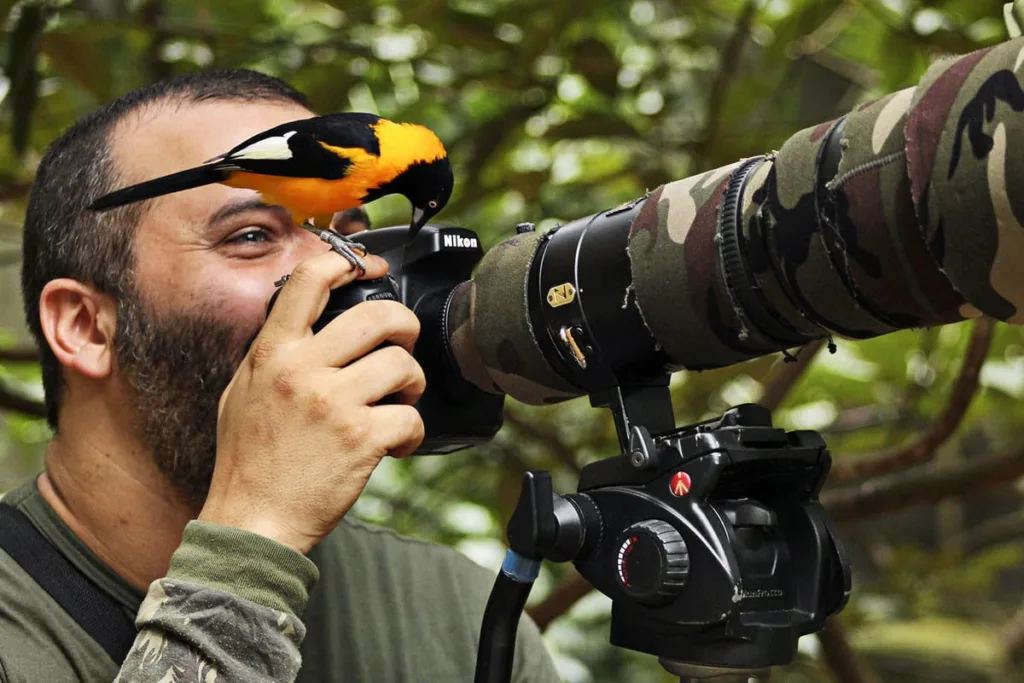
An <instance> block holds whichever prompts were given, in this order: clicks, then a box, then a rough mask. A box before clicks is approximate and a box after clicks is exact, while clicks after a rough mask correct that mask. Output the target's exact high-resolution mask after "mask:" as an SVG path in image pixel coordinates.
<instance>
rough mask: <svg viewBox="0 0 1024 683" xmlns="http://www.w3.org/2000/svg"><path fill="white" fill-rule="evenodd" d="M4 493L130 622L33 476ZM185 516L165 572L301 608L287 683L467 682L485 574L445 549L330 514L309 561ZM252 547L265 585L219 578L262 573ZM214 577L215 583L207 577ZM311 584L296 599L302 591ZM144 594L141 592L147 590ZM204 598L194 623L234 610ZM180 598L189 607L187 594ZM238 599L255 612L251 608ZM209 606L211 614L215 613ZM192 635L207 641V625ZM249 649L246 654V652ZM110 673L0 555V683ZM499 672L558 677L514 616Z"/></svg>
mask: <svg viewBox="0 0 1024 683" xmlns="http://www.w3.org/2000/svg"><path fill="white" fill-rule="evenodd" d="M4 501H5V502H6V503H8V504H12V505H14V506H15V507H17V508H19V509H20V510H21V511H22V512H23V513H24V514H25V515H26V516H28V518H29V519H30V520H31V521H32V523H33V524H34V525H35V526H36V528H37V529H39V531H40V532H41V533H42V534H43V535H44V536H45V537H46V538H47V540H49V541H50V543H52V544H53V545H54V546H55V547H56V548H57V549H58V550H59V551H60V552H61V553H62V554H63V555H64V556H65V557H67V558H68V560H69V561H70V562H71V563H72V564H74V565H75V566H76V567H77V568H78V569H79V570H81V571H82V572H83V573H84V574H85V575H86V576H87V577H88V578H90V579H91V580H92V581H93V582H94V583H96V584H97V585H98V586H99V587H100V588H101V589H102V590H103V591H104V592H106V593H108V594H109V595H110V596H111V597H112V598H113V599H114V600H115V601H116V602H117V603H118V604H120V605H121V606H122V607H123V609H124V611H125V614H126V615H127V616H128V617H129V618H130V619H132V620H135V619H136V616H137V615H139V616H140V621H141V620H142V619H143V615H140V613H139V608H140V605H142V603H143V599H144V598H145V597H146V596H145V595H144V594H143V593H142V592H140V591H139V590H137V589H135V588H133V587H132V586H131V585H129V584H128V583H127V582H125V581H124V580H123V579H121V578H120V577H119V576H118V575H117V574H116V573H114V571H113V570H111V569H110V568H109V567H107V566H106V565H105V564H104V563H103V562H102V561H100V560H99V558H97V557H96V556H95V555H94V554H93V553H92V552H91V551H90V550H89V549H88V548H87V547H86V546H85V545H84V544H83V543H82V542H81V541H80V540H79V539H78V538H77V537H76V536H75V535H74V534H73V533H72V532H71V530H70V529H69V528H68V527H67V526H66V525H65V524H64V523H63V522H62V521H61V520H60V518H59V517H58V516H57V515H56V513H55V512H54V511H53V509H52V508H50V506H49V505H48V504H47V503H46V502H45V501H44V500H43V498H42V496H41V495H40V494H39V490H38V488H37V487H36V484H35V480H34V479H33V480H32V481H31V482H29V483H26V484H25V485H23V486H22V487H20V488H19V489H17V490H16V491H12V492H11V493H9V494H7V496H5V497H4ZM197 524H198V523H196V522H193V523H192V524H191V525H190V529H188V530H186V535H185V540H183V543H182V547H181V548H179V551H178V552H177V553H175V558H174V559H173V561H172V570H171V572H170V573H169V576H172V575H177V576H178V577H179V578H181V577H184V578H185V579H186V580H190V581H193V582H195V581H199V582H202V578H199V579H196V578H195V577H196V576H198V577H204V576H209V575H216V577H217V578H215V579H211V582H212V583H214V584H215V585H216V587H220V588H224V589H225V590H228V591H230V592H232V593H234V594H236V595H241V596H243V597H252V596H255V597H252V599H253V600H255V601H256V602H257V603H263V604H265V605H268V606H270V607H278V606H280V610H281V613H282V614H284V613H288V612H291V611H293V612H295V613H296V614H297V615H298V616H301V624H298V626H297V628H298V631H299V632H300V636H299V637H298V638H296V641H298V640H299V639H301V631H302V626H303V625H304V626H305V637H304V639H301V647H300V652H301V656H302V660H301V668H300V669H299V671H298V678H297V679H296V680H297V681H298V682H299V683H327V682H335V681H336V682H338V683H355V682H364V681H365V682H370V681H372V682H374V683H377V682H389V683H391V682H394V683H406V682H407V683H413V682H421V681H422V682H427V681H444V682H445V683H449V682H453V683H455V682H458V681H466V682H467V683H468V682H470V681H472V680H473V671H474V666H475V662H476V647H477V637H478V634H479V628H480V620H481V617H482V614H483V609H484V606H485V604H486V601H487V596H488V594H489V592H490V588H491V585H492V583H493V580H494V577H493V575H492V574H491V573H490V572H488V571H486V570H484V569H483V568H481V567H479V566H477V565H476V564H474V563H473V562H471V561H470V560H468V559H466V558H465V557H463V556H462V555H460V554H459V553H457V552H455V551H454V550H451V549H449V548H445V547H443V546H439V545H436V544H433V543H428V542H424V541H419V540H414V539H410V538H406V537H402V536H399V535H398V534H395V533H394V532H392V531H390V530H386V529H383V528H378V527H373V526H370V525H366V524H362V523H359V522H354V521H349V520H344V521H342V523H341V524H340V525H339V526H338V528H337V529H336V530H335V531H334V532H333V533H332V534H331V535H330V536H329V537H328V538H326V539H325V540H324V541H323V542H322V543H321V544H320V545H319V546H318V547H317V548H316V549H315V550H314V551H313V552H312V553H310V555H309V559H310V560H312V561H313V562H312V563H310V562H309V561H308V560H306V558H304V557H303V556H301V555H300V554H299V553H295V552H294V551H291V550H290V549H285V548H284V546H280V545H278V544H274V543H273V542H269V543H265V542H263V541H265V539H262V537H257V536H255V535H254V534H248V533H247V532H243V531H240V530H237V529H229V528H227V527H216V525H201V526H199V527H197V526H196V525H197ZM270 546H274V547H270ZM254 548H255V549H257V550H259V551H261V552H263V551H265V553H266V555H267V558H268V559H267V562H266V563H265V564H268V565H271V569H270V570H267V572H264V573H268V572H269V573H268V575H269V576H271V577H272V580H268V581H265V582H263V583H261V584H260V585H259V586H257V587H255V588H254V587H252V586H248V587H247V586H244V585H238V586H236V585H232V583H231V582H232V579H231V578H230V577H232V576H233V575H232V573H231V570H232V565H238V564H243V563H248V564H249V566H250V567H255V568H256V570H255V571H249V572H246V573H244V576H245V577H251V576H253V575H257V576H259V575H260V574H261V572H263V571H264V568H263V567H262V566H261V565H260V564H259V563H260V562H261V558H260V556H259V555H260V554H261V552H258V553H255V554H256V555H257V556H256V557H252V556H251V553H250V556H249V557H242V556H240V555H242V554H245V553H249V552H250V551H251V550H252V549H254ZM254 562H255V563H256V564H255V565H254V564H253V563H254ZM314 564H315V565H316V566H315V567H313V565H314ZM218 565H220V566H218ZM211 566H212V569H211ZM221 570H223V571H221ZM317 570H319V578H318V579H317V578H316V573H317ZM224 576H227V577H229V578H228V579H224V578H220V577H224ZM236 576H239V577H241V576H243V574H238V575H236ZM246 580H247V579H242V578H239V580H238V581H237V582H236V583H239V584H244V583H245V581H246ZM164 581H165V582H167V581H168V580H164ZM225 582H227V584H225ZM314 582H315V585H313V588H312V590H311V591H309V592H308V600H306V595H307V590H308V586H309V585H310V584H314ZM158 583H160V582H157V583H154V587H156V586H157V585H158ZM167 585H170V584H169V583H168V584H167ZM247 591H248V592H247ZM260 591H262V592H260ZM268 591H269V592H270V593H276V594H268ZM153 593H154V589H153V588H151V591H150V599H152V597H153ZM209 594H210V595H212V596H213V598H210V597H209V596H206V599H208V600H212V602H209V603H208V604H205V605H203V608H202V609H203V618H204V619H206V620H207V623H211V624H216V623H217V622H218V620H219V621H220V622H225V621H227V622H230V620H231V618H232V616H236V612H237V610H235V611H233V610H232V608H231V607H230V603H224V605H225V606H224V607H223V608H221V607H219V606H218V602H217V597H216V596H217V595H224V593H218V592H217V591H209ZM161 596H163V593H161ZM164 597H166V596H164ZM190 599H191V601H192V603H193V604H195V603H196V600H195V598H194V597H191V598H190ZM147 602H148V601H147ZM239 604H242V603H236V605H235V606H236V607H237V606H238V605H239ZM244 604H245V605H249V604H250V603H248V602H245V603H244ZM252 607H253V608H254V609H264V610H265V611H269V610H266V608H264V607H260V606H259V605H256V604H253V605H252ZM219 609H220V610H222V611H223V612H224V614H217V611H218V610H219ZM143 611H144V612H145V611H147V608H146V607H144V609H143ZM148 611H149V612H150V614H149V615H146V618H148V617H152V616H153V615H152V612H154V609H153V608H150V609H149V610H148ZM270 614H275V612H270ZM185 621H193V622H197V620H189V619H186V620H185ZM253 623H255V621H254V622H253ZM218 628H221V627H218ZM293 630H294V629H293ZM212 632H214V633H216V634H217V635H216V636H213V637H217V638H224V639H225V640H229V639H238V638H239V637H240V636H242V634H244V633H245V631H244V629H238V630H230V629H228V630H219V631H218V630H216V629H212ZM199 635H200V636H201V637H207V636H209V633H200V634H199ZM140 640H141V639H137V640H136V646H135V647H133V653H132V654H129V661H130V660H131V659H132V657H133V655H134V656H135V657H136V659H139V658H142V659H147V658H150V655H151V654H153V651H147V650H146V649H145V647H143V648H142V649H141V650H140V647H139V645H140V642H139V641H140ZM227 645H230V646H233V647H236V648H240V649H239V651H240V652H242V653H243V655H242V657H243V658H244V656H245V654H246V650H245V649H244V648H245V644H244V643H243V644H242V645H239V644H238V643H237V642H235V643H228V644H227ZM143 646H145V644H143ZM253 649H257V648H253ZM137 651H138V652H137ZM261 654H263V653H260V652H252V653H251V655H252V657H253V658H255V659H258V658H260V657H261ZM118 671H119V667H118V665H117V664H115V663H114V662H113V661H112V660H111V659H110V657H109V656H108V655H107V654H106V653H105V652H104V651H103V649H102V648H100V646H99V645H98V644H97V643H96V642H95V641H93V640H92V638H91V637H90V636H89V635H88V634H87V633H86V632H85V631H84V630H82V628H81V627H80V626H79V625H78V624H77V623H76V622H75V621H74V620H72V619H71V617H70V616H68V615H67V613H66V612H64V610H63V609H62V608H61V607H60V606H59V605H58V604H57V603H56V602H55V601H54V600H53V599H52V598H51V597H50V596H49V595H48V594H47V593H46V592H45V591H44V590H43V589H42V588H41V587H39V586H38V585H37V584H36V583H35V582H34V581H33V580H32V578H31V577H30V576H29V575H28V574H26V573H25V571H24V570H22V568H21V567H20V566H19V565H18V564H17V563H15V562H14V560H12V559H11V558H10V557H9V556H8V555H7V554H6V553H4V552H3V551H2V550H0V682H2V683H23V682H29V681H32V682H35V681H47V682H55V683H56V682H62V681H107V682H109V681H112V680H114V678H115V677H116V676H117V675H118ZM222 673H223V672H222ZM122 676H123V677H124V678H126V679H127V680H132V679H131V678H130V677H128V676H126V675H124V674H122ZM217 680H221V678H220V677H218V678H217ZM513 680H515V681H517V682H526V681H530V682H531V683H553V682H554V681H557V680H558V678H557V675H556V673H555V670H554V667H553V665H552V663H551V660H550V658H549V657H548V655H547V652H546V651H545V649H544V646H543V642H542V640H541V638H540V635H539V633H538V631H537V629H536V627H535V626H534V624H533V623H532V621H530V620H529V618H528V617H525V616H524V618H523V621H522V623H521V624H520V629H519V635H518V637H517V641H516V665H515V676H514V679H513Z"/></svg>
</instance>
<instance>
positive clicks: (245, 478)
mask: <svg viewBox="0 0 1024 683" xmlns="http://www.w3.org/2000/svg"><path fill="white" fill-rule="evenodd" d="M366 265H367V272H366V274H365V275H364V276H363V277H365V278H368V279H369V278H376V277H382V276H383V275H384V274H385V273H386V272H387V264H386V263H385V261H384V260H383V259H381V258H379V257H376V256H367V257H366ZM355 277H356V274H355V272H353V268H352V266H351V265H350V264H349V263H348V262H347V261H346V260H345V259H344V258H342V257H341V256H339V255H338V254H335V253H334V252H327V253H325V254H322V255H320V256H317V257H315V258H312V259H309V260H308V261H304V262H302V263H300V264H299V265H298V267H296V269H295V271H294V272H293V273H292V276H291V278H290V279H289V280H288V282H287V283H286V284H285V285H284V287H283V288H282V290H281V293H280V294H279V295H278V299H277V301H276V302H275V304H274V307H273V309H272V310H271V312H270V315H269V316H268V318H267V321H266V324H265V325H264V326H263V329H262V330H261V331H260V334H259V335H258V336H257V337H256V339H255V341H253V343H252V346H251V347H250V349H249V353H248V354H247V355H246V357H245V359H244V360H243V361H242V364H241V367H239V369H238V372H236V373H235V376H234V378H233V379H232V381H231V383H230V384H229V385H228V388H227V389H226V390H225V392H224V395H223V396H222V397H221V401H220V412H219V419H218V424H217V464H216V467H215V468H214V472H213V480H212V482H211V485H210V493H209V496H208V497H207V501H206V504H205V506H204V507H203V510H202V512H201V513H200V515H199V519H200V520H201V521H206V522H213V523H217V524H223V525H227V526H234V527H238V528H241V529H245V530H248V531H253V532H255V533H258V534H262V535H264V536H267V537H269V538H272V539H274V540H276V541H279V542H281V543H284V544H286V545H289V546H291V547H293V548H295V549H296V550H298V551H299V552H302V553H305V552H308V551H309V550H310V549H311V548H312V547H313V546H315V545H316V544H317V543H318V542H319V541H320V540H321V539H322V538H323V537H324V536H326V535H327V534H328V533H330V532H331V530H333V529H334V527H335V526H336V525H337V524H338V522H339V521H340V520H341V518H342V517H343V516H344V515H345V513H346V512H348V510H349V508H351V507H352V504H353V503H354V502H355V501H356V499H357V498H358V497H359V494H360V493H361V492H362V490H363V487H364V486H366V482H367V480H368V479H369V477H370V474H371V473H372V472H373V470H374V468H375V467H376V466H377V463H378V462H379V461H380V459H381V458H382V457H384V456H385V455H387V454H388V453H390V454H391V455H393V456H396V457H403V456H405V455H408V454H409V453H412V452H413V451H414V450H415V449H416V447H417V446H418V445H419V444H420V442H421V441H422V440H423V421H422V420H421V419H420V416H419V413H418V412H417V411H416V408H415V407H413V406H414V404H415V402H416V401H417V400H418V399H419V397H420V395H421V394H422V393H423V390H424V389H425V386H426V383H425V380H424V377H423V370H422V369H421V368H420V366H419V364H418V363H416V361H415V360H413V357H412V348H413V344H414V343H415V341H416V337H417V336H418V334H419V321H418V320H417V319H416V316H415V315H414V314H413V313H412V311H410V310H409V309H408V308H406V307H405V306H403V305H402V304H400V303H397V302H394V301H371V302H365V303H361V304H359V305H358V306H355V307H353V308H351V309H349V310H347V311H345V312H344V313H342V314H341V315H339V316H338V317H337V318H335V319H334V320H332V321H331V322H330V323H329V324H328V325H327V326H326V327H324V328H323V329H322V330H321V331H320V332H319V333H318V334H316V335H314V334H313V332H312V329H311V327H312V325H313V323H314V322H315V321H316V320H317V318H318V317H319V316H320V314H321V312H322V311H323V309H324V306H325V305H326V303H327V297H328V295H329V293H330V290H331V289H333V288H337V287H340V286H342V285H345V284H348V283H349V282H351V281H352V280H353V279H355ZM385 341H390V342H391V343H392V345H389V346H385V347H383V348H379V349H377V347H378V346H380V345H381V344H382V343H383V342H385ZM374 349H377V350H374ZM391 394H395V395H396V400H395V401H394V402H393V403H391V404H388V405H375V403H376V402H377V401H379V400H380V399H382V398H384V397H385V396H388V395H391Z"/></svg>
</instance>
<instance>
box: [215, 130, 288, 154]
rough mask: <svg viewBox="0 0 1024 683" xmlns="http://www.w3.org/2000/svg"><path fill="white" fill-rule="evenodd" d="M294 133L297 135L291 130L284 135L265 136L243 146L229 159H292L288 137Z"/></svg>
mask: <svg viewBox="0 0 1024 683" xmlns="http://www.w3.org/2000/svg"><path fill="white" fill-rule="evenodd" d="M293 135H295V131H294V130H290V131H288V132H287V133H285V134H284V135H275V136H274V137H272V138H264V139H263V140H260V141H258V142H254V143H252V144H251V145H249V146H248V147H243V148H242V149H240V150H238V151H237V152H235V153H234V154H232V155H231V156H230V157H228V159H229V160H230V159H291V158H292V150H291V148H289V147H288V138H290V137H291V136H293Z"/></svg>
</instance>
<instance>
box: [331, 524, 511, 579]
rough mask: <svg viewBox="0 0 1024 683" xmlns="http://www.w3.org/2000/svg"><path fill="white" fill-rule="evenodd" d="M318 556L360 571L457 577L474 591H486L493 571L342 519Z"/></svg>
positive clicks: (446, 550)
mask: <svg viewBox="0 0 1024 683" xmlns="http://www.w3.org/2000/svg"><path fill="white" fill-rule="evenodd" d="M321 546H322V548H321V556H322V557H323V556H325V555H326V556H330V557H331V558H332V559H336V560H338V561H340V562H342V563H344V564H353V563H358V564H360V565H362V568H366V569H370V568H372V567H384V566H386V567H387V568H388V570H389V572H390V573H391V574H392V575H393V576H394V575H395V574H396V572H397V573H398V574H406V573H407V574H410V575H416V576H421V577H422V576H424V575H428V576H437V575H439V574H442V575H444V576H446V577H452V576H453V575H454V576H457V577H459V578H461V579H462V580H464V581H469V582H471V583H472V584H473V585H474V586H475V587H476V588H479V589H482V590H484V591H487V590H490V585H491V584H492V583H493V581H494V577H495V572H496V571H497V567H495V569H494V571H490V570H488V569H485V568H484V567H481V566H480V565H479V564H477V563H476V562H474V561H472V560H471V559H469V558H468V557H466V556H465V555H463V554H462V553H460V552H459V551H457V550H455V549H454V548H451V547H449V546H445V545H441V544H440V543H435V542H433V541H427V540H424V539H420V538H413V537H411V536H406V535H403V534H400V533H398V532H397V531H395V530H393V529H390V528H387V527H383V526H377V525H374V524H369V523H367V522H363V521H359V520H354V519H349V518H345V519H344V520H342V522H341V524H339V525H338V528H337V529H335V531H334V532H333V533H332V534H330V535H329V536H328V537H327V538H326V539H325V540H324V542H323V543H321Z"/></svg>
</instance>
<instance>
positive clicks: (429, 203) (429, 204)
mask: <svg viewBox="0 0 1024 683" xmlns="http://www.w3.org/2000/svg"><path fill="white" fill-rule="evenodd" d="M427 206H429V207H430V208H431V209H436V208H437V201H436V200H433V199H431V200H430V201H429V202H427Z"/></svg>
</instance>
